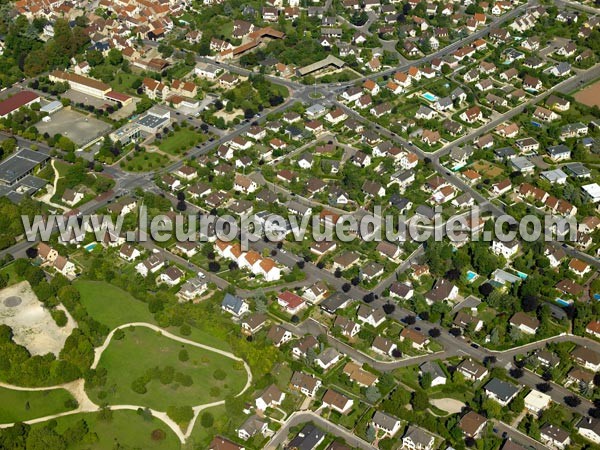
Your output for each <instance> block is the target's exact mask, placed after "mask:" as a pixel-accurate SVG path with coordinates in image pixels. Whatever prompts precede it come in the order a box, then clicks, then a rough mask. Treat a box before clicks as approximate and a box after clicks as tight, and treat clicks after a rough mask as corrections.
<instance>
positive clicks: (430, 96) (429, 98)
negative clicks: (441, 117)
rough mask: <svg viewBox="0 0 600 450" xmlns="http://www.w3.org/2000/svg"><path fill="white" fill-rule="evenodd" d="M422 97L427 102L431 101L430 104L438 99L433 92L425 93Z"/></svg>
mask: <svg viewBox="0 0 600 450" xmlns="http://www.w3.org/2000/svg"><path fill="white" fill-rule="evenodd" d="M421 97H423V98H424V99H425V100H427V101H430V102H435V101H436V100H437V99H438V98H437V97H436V96H435V95H433V94H432V93H431V92H425V93H424V94H421Z"/></svg>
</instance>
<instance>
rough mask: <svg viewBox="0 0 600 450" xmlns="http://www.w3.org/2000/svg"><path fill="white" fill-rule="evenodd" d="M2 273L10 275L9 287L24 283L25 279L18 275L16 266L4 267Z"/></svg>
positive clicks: (0, 271)
mask: <svg viewBox="0 0 600 450" xmlns="http://www.w3.org/2000/svg"><path fill="white" fill-rule="evenodd" d="M0 273H2V274H4V275H8V284H7V285H8V286H11V285H13V284H15V283H19V282H21V281H23V277H20V276H18V275H17V274H16V272H15V265H14V264H9V265H8V266H6V267H3V268H2V269H0Z"/></svg>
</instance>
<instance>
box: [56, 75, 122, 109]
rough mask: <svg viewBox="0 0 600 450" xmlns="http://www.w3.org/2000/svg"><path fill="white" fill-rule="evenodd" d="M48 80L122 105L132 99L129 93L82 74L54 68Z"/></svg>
mask: <svg viewBox="0 0 600 450" xmlns="http://www.w3.org/2000/svg"><path fill="white" fill-rule="evenodd" d="M50 81H53V82H58V83H65V82H66V83H69V87H70V88H71V89H73V90H74V91H77V92H81V93H82V94H87V95H91V96H92V97H96V98H100V99H102V100H107V101H109V102H112V103H120V104H121V105H123V106H125V105H128V104H129V103H131V102H132V101H133V99H132V98H131V97H130V96H129V95H126V94H123V93H121V92H116V91H113V90H112V88H111V87H110V86H109V85H108V84H106V83H103V82H102V81H98V80H94V79H93V78H88V77H84V76H83V75H77V74H76V73H70V72H64V71H62V70H55V71H54V72H52V73H51V74H50Z"/></svg>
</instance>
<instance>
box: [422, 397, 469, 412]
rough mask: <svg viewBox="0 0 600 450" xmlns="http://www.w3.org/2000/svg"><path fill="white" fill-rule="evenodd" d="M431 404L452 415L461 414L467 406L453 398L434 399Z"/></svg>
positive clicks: (430, 401)
mask: <svg viewBox="0 0 600 450" xmlns="http://www.w3.org/2000/svg"><path fill="white" fill-rule="evenodd" d="M429 403H431V404H432V405H433V406H435V407H436V408H439V409H441V410H442V411H446V412H448V413H450V414H456V413H459V412H460V411H461V410H462V409H463V407H464V406H465V404H464V403H463V402H461V401H459V400H456V399H453V398H434V399H431V400H429Z"/></svg>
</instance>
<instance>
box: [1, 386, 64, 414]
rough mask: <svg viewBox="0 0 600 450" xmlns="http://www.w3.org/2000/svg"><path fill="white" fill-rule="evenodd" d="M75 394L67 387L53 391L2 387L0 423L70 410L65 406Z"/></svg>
mask: <svg viewBox="0 0 600 450" xmlns="http://www.w3.org/2000/svg"><path fill="white" fill-rule="evenodd" d="M68 400H74V398H73V396H72V395H71V394H70V393H69V392H68V391H66V390H65V389H54V390H51V391H13V390H12V389H4V388H0V423H12V422H20V421H23V420H29V419H35V418H38V417H45V416H50V415H52V414H57V413H61V412H64V411H70V410H72V409H74V408H73V407H74V406H75V404H72V405H68V406H65V403H66V402H67V401H68Z"/></svg>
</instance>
